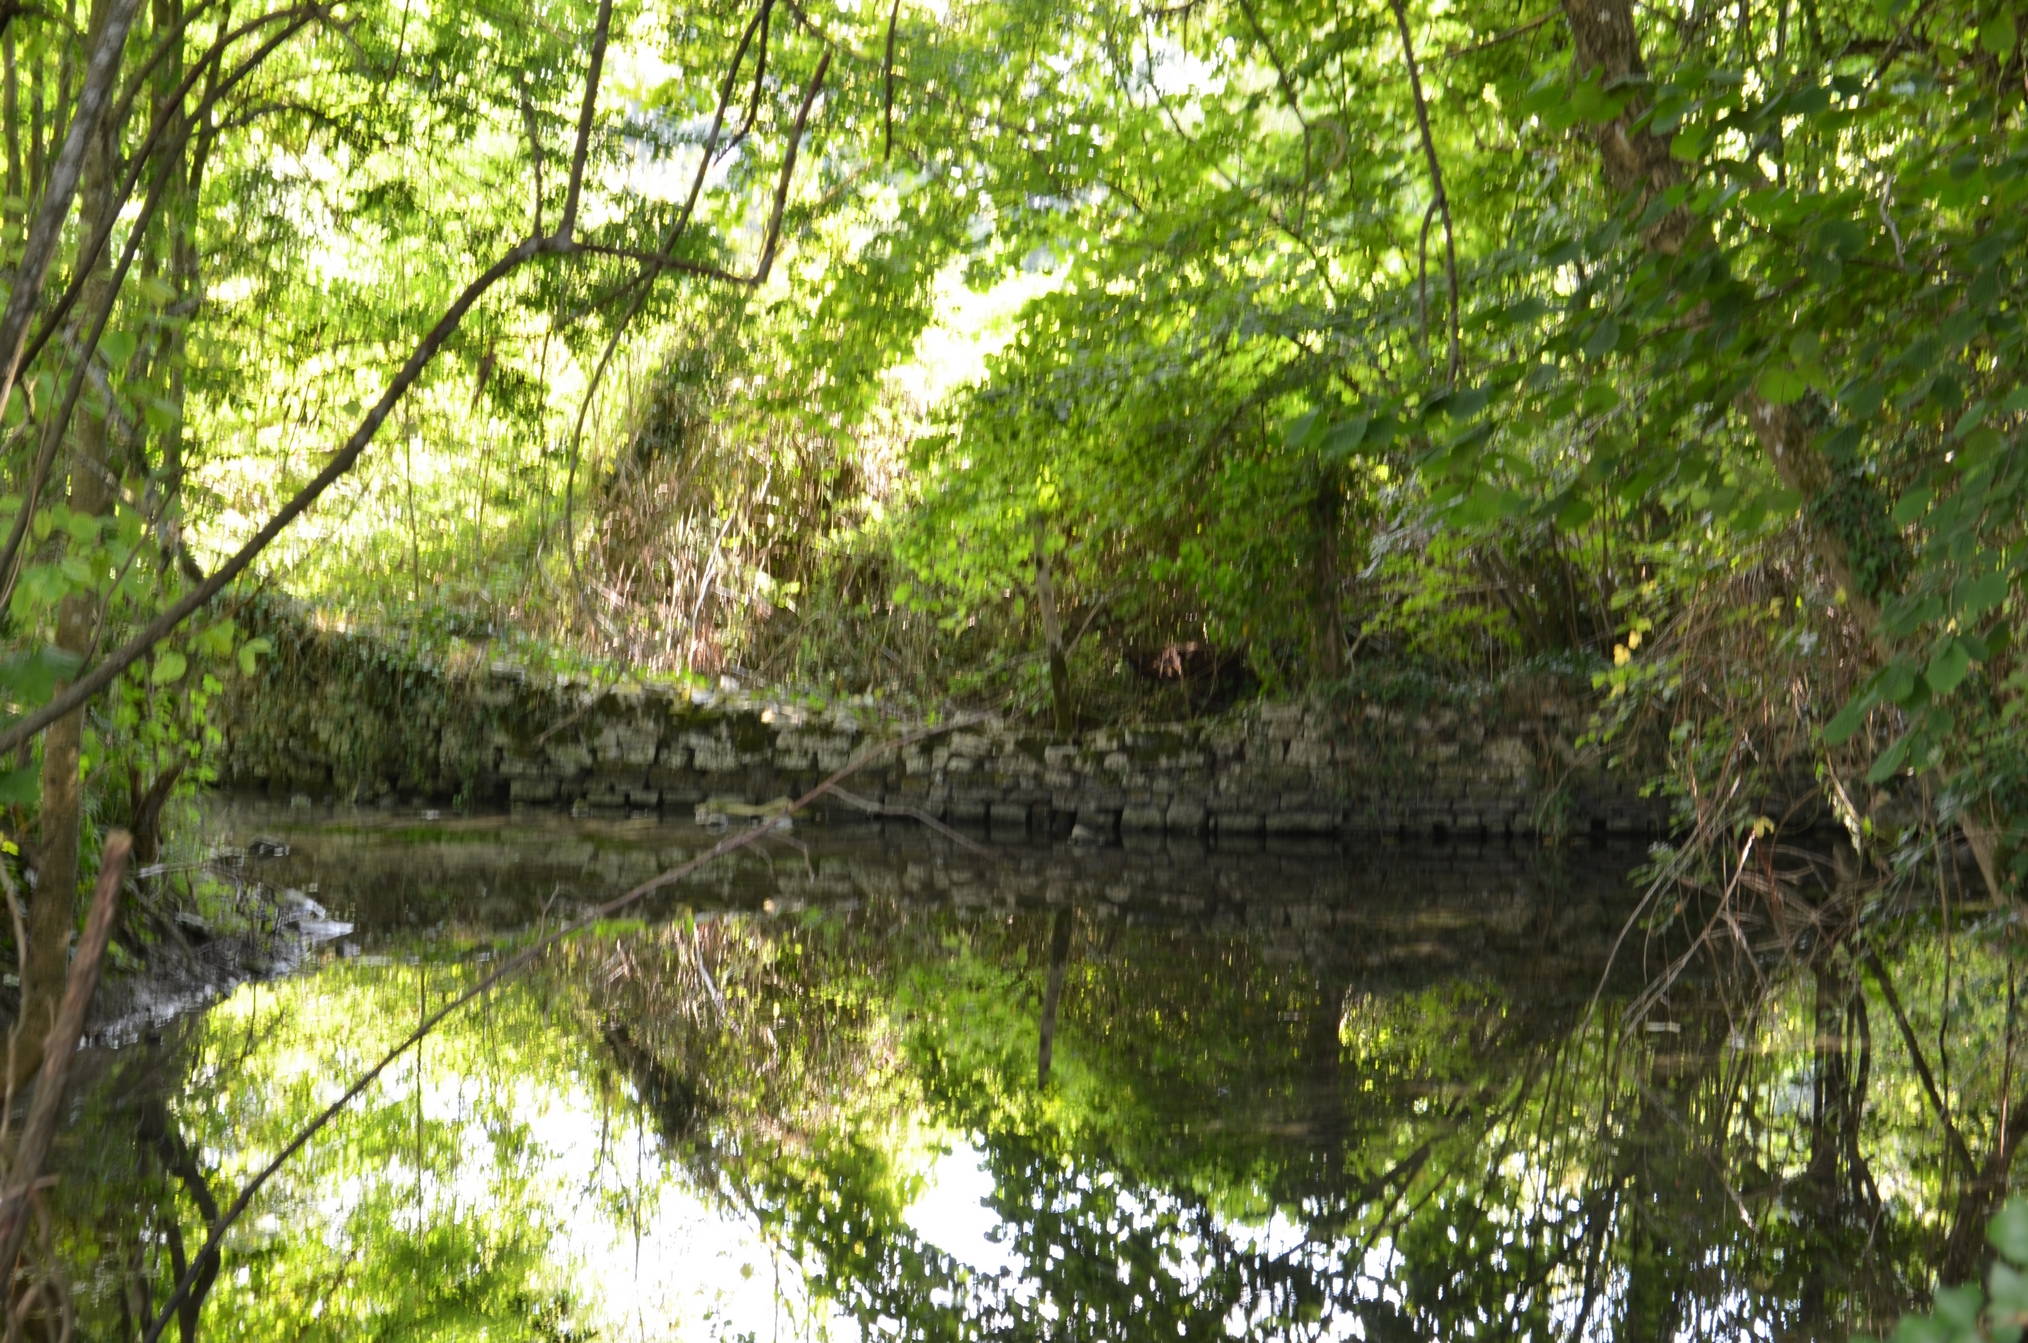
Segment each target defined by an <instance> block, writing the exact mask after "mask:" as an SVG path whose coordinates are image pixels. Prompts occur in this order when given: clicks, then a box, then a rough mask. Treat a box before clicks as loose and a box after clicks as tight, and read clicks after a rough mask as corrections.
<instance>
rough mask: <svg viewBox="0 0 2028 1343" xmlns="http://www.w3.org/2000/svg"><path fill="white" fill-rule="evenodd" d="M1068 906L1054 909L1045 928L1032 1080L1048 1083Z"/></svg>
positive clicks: (1065, 962)
mask: <svg viewBox="0 0 2028 1343" xmlns="http://www.w3.org/2000/svg"><path fill="white" fill-rule="evenodd" d="M1070 920H1071V912H1070V911H1069V910H1068V909H1059V910H1057V911H1056V917H1055V918H1054V919H1053V920H1052V921H1051V922H1050V928H1049V982H1048V984H1047V986H1046V987H1045V988H1044V989H1043V991H1042V1031H1041V1038H1040V1039H1039V1040H1038V1042H1037V1044H1036V1047H1035V1084H1036V1085H1037V1086H1039V1087H1046V1086H1048V1085H1049V1065H1050V1064H1051V1063H1052V1062H1053V1061H1054V1060H1055V1058H1056V1013H1057V1009H1058V1008H1059V1007H1061V1006H1062V1005H1063V975H1064V971H1065V970H1067V969H1068V968H1069V966H1070V932H1071V928H1070Z"/></svg>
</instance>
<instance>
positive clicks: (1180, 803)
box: [1163, 797, 1204, 835]
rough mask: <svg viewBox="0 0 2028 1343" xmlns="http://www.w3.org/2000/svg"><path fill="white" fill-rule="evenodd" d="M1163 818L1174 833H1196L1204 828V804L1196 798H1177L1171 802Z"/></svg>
mask: <svg viewBox="0 0 2028 1343" xmlns="http://www.w3.org/2000/svg"><path fill="white" fill-rule="evenodd" d="M1163 820H1164V821H1165V822H1166V823H1167V825H1168V828H1169V830H1170V832H1171V833H1172V834H1188V835H1194V834H1196V833H1198V832H1199V831H1201V830H1202V829H1204V804H1203V803H1202V802H1199V801H1197V800H1195V799H1194V798H1181V797H1179V798H1177V799H1176V800H1175V801H1173V802H1171V803H1170V804H1169V810H1168V811H1167V812H1166V813H1165V814H1164V816H1163Z"/></svg>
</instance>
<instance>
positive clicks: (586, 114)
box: [556, 0, 613, 238]
mask: <svg viewBox="0 0 2028 1343" xmlns="http://www.w3.org/2000/svg"><path fill="white" fill-rule="evenodd" d="M612 24H613V0H599V17H598V23H597V25H596V26H595V27H594V28H593V30H592V50H591V68H590V69H589V70H588V71H586V73H585V77H584V106H583V107H582V108H581V109H579V111H578V114H577V144H576V146H575V147H574V148H573V149H572V150H571V153H570V188H569V190H568V191H566V192H565V193H564V197H563V219H562V222H560V223H559V224H557V226H556V236H557V237H559V238H568V237H570V236H571V234H573V233H575V232H576V231H577V202H578V196H579V195H580V193H581V192H582V191H583V189H584V163H585V157H586V155H587V154H589V153H590V151H591V133H592V117H593V115H594V114H595V113H597V111H598V106H599V75H600V73H601V72H602V71H603V70H604V68H605V63H606V36H607V34H608V33H609V32H610V31H611V29H612Z"/></svg>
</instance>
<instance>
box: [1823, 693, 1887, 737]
mask: <svg viewBox="0 0 2028 1343" xmlns="http://www.w3.org/2000/svg"><path fill="white" fill-rule="evenodd" d="M1879 702H1880V697H1879V695H1878V694H1875V693H1870V692H1869V693H1867V694H1864V695H1860V696H1858V697H1856V698H1855V699H1853V700H1852V702H1851V703H1849V704H1847V705H1846V706H1845V707H1844V708H1842V709H1840V710H1838V712H1837V714H1836V716H1834V717H1833V718H1832V719H1831V721H1830V722H1828V723H1826V724H1824V741H1825V743H1826V744H1828V745H1831V746H1843V745H1844V744H1845V743H1846V742H1848V741H1850V740H1852V737H1853V735H1854V734H1855V733H1857V732H1858V731H1859V729H1860V728H1862V727H1864V726H1865V725H1866V715H1867V714H1869V713H1872V712H1873V706H1874V705H1876V704H1878V703H1879Z"/></svg>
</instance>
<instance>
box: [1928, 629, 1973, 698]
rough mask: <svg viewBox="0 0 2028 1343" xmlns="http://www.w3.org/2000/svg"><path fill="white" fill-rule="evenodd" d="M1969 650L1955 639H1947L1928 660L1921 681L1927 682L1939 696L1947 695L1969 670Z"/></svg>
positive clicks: (1970, 662) (1970, 663)
mask: <svg viewBox="0 0 2028 1343" xmlns="http://www.w3.org/2000/svg"><path fill="white" fill-rule="evenodd" d="M1971 666H1972V654H1971V650H1970V649H1968V648H1966V647H1965V646H1964V644H1962V643H1961V642H1959V641H1958V640H1957V639H1955V638H1952V639H1947V640H1945V641H1944V644H1943V646H1942V647H1941V648H1939V649H1937V650H1936V653H1935V655H1934V656H1933V657H1931V658H1930V660H1929V670H1928V671H1925V672H1924V673H1923V674H1922V679H1923V680H1925V681H1927V682H1929V688H1930V689H1931V690H1933V691H1935V692H1936V693H1937V694H1939V695H1948V694H1950V693H1951V691H1953V690H1956V689H1957V688H1958V685H1959V683H1961V682H1962V681H1963V680H1964V679H1965V673H1966V672H1968V671H1970V670H1971Z"/></svg>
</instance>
